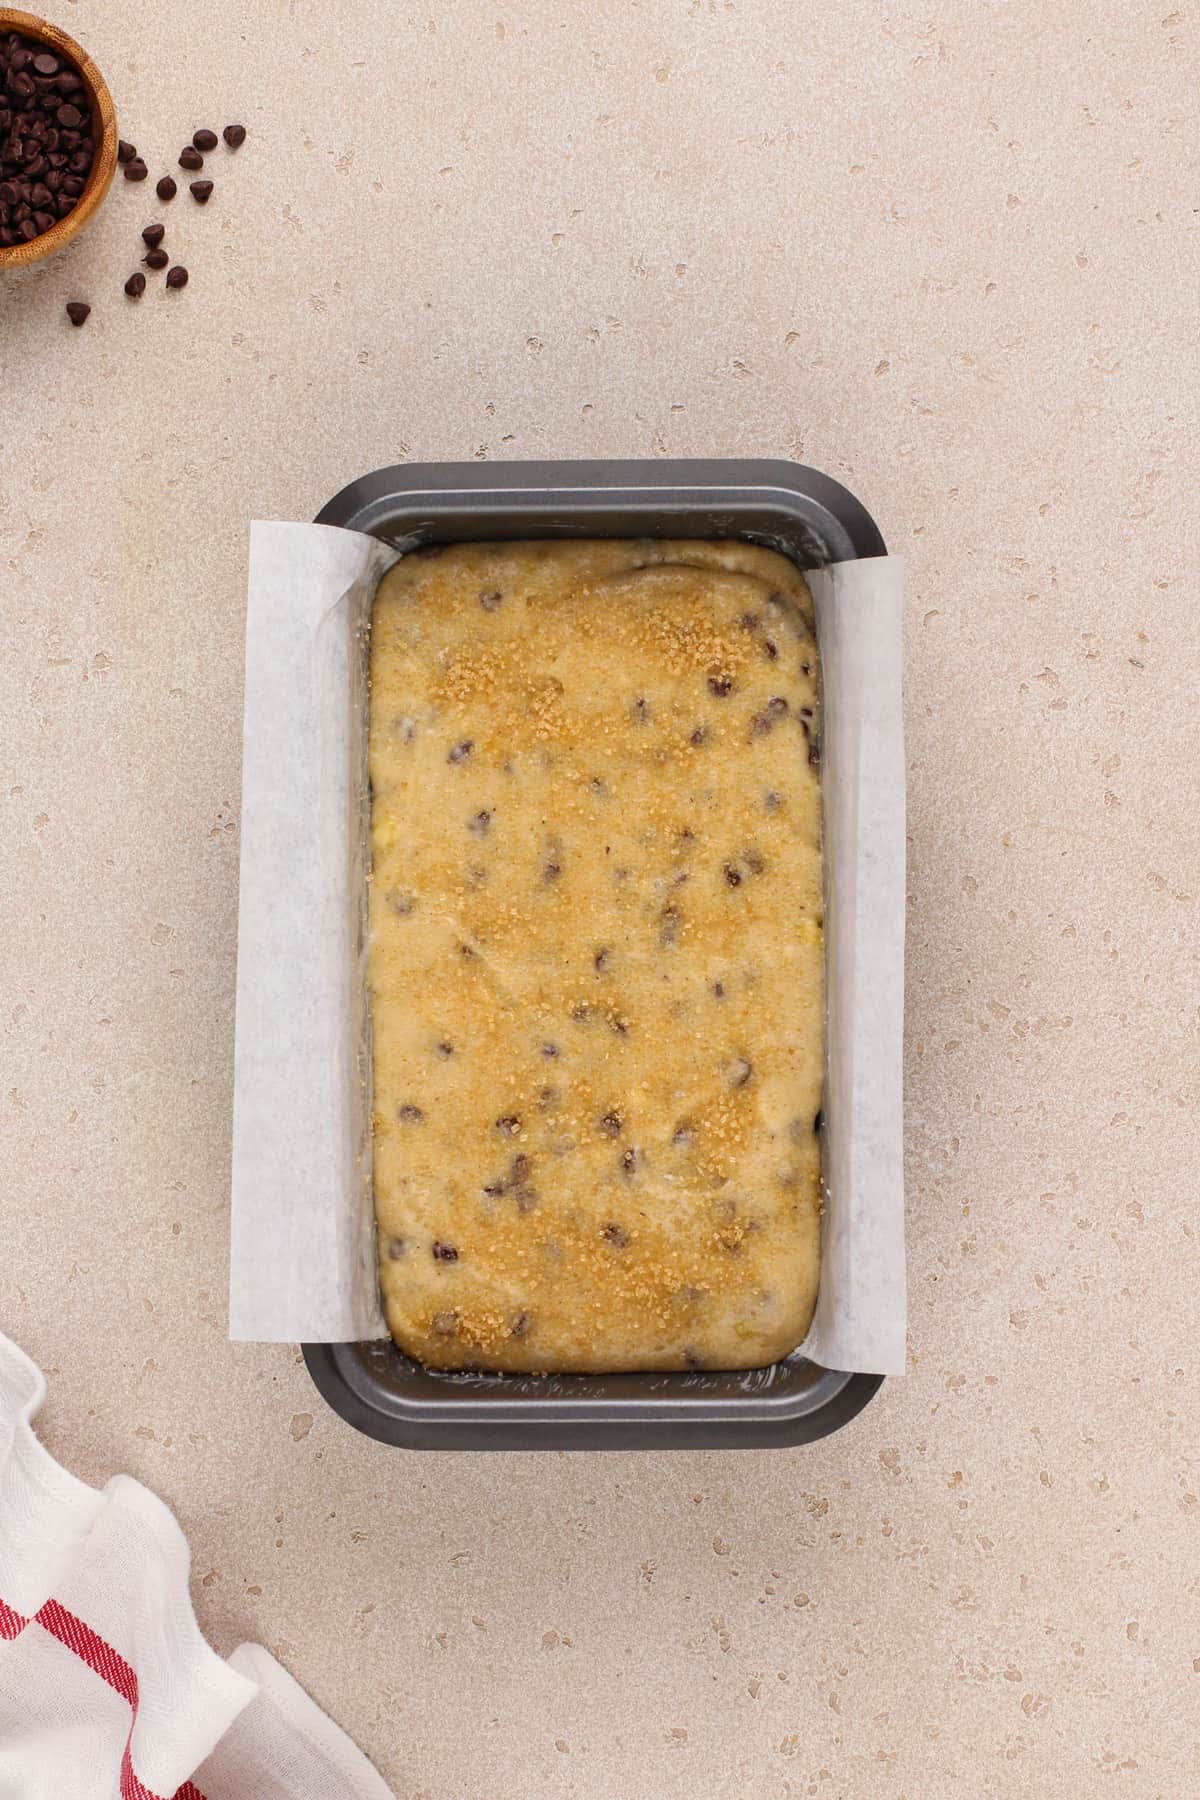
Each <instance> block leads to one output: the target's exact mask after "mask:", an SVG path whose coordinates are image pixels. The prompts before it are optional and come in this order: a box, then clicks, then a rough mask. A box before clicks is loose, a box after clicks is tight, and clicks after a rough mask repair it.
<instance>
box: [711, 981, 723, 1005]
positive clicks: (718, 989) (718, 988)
mask: <svg viewBox="0 0 1200 1800" xmlns="http://www.w3.org/2000/svg"><path fill="white" fill-rule="evenodd" d="M712 991H713V993H714V994H715V995H716V997H717V999H718V1000H723V999H724V998H725V983H724V982H723V981H714V982H713V984H712Z"/></svg>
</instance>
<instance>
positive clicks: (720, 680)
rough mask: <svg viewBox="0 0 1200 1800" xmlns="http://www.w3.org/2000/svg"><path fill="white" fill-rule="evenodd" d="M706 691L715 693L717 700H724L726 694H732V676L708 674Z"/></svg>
mask: <svg viewBox="0 0 1200 1800" xmlns="http://www.w3.org/2000/svg"><path fill="white" fill-rule="evenodd" d="M708 691H709V693H710V694H715V695H716V696H717V699H718V700H724V699H725V698H726V697H727V695H729V694H732V692H733V676H732V675H710V676H709V678H708Z"/></svg>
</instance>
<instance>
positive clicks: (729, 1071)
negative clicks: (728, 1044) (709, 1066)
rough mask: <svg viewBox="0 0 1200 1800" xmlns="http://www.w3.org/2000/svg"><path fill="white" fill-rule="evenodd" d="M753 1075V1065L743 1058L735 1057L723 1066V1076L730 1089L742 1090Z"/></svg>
mask: <svg viewBox="0 0 1200 1800" xmlns="http://www.w3.org/2000/svg"><path fill="white" fill-rule="evenodd" d="M753 1073H754V1064H753V1063H751V1062H747V1061H746V1058H745V1057H744V1056H735V1057H734V1058H733V1061H732V1062H730V1063H727V1064H726V1065H725V1074H726V1077H727V1079H728V1082H729V1085H730V1087H732V1088H744V1087H745V1085H746V1083H747V1082H748V1081H749V1079H750V1077H751V1076H752V1075H753Z"/></svg>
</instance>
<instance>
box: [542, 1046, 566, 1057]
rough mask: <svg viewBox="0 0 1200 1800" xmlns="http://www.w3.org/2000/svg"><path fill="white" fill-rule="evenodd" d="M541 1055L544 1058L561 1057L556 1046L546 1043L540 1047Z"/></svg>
mask: <svg viewBox="0 0 1200 1800" xmlns="http://www.w3.org/2000/svg"><path fill="white" fill-rule="evenodd" d="M542 1055H543V1056H545V1057H551V1058H552V1057H555V1056H561V1055H562V1051H561V1050H560V1049H559V1047H558V1045H557V1044H550V1043H546V1044H543V1045H542Z"/></svg>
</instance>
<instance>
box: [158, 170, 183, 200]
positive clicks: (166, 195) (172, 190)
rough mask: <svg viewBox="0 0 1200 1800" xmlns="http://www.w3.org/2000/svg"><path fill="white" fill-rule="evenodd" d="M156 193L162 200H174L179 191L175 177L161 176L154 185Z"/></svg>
mask: <svg viewBox="0 0 1200 1800" xmlns="http://www.w3.org/2000/svg"><path fill="white" fill-rule="evenodd" d="M154 191H155V193H156V194H157V195H158V197H159V199H160V200H173V199H174V198H175V196H176V194H177V193H178V192H179V189H178V188H177V187H176V185H175V177H174V176H173V175H161V176H160V177H159V179H158V181H157V182H156V183H155V185H154Z"/></svg>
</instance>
